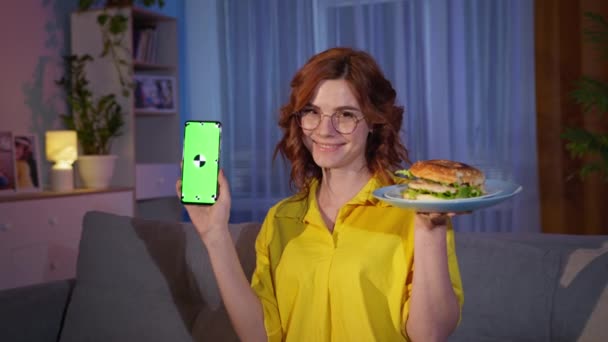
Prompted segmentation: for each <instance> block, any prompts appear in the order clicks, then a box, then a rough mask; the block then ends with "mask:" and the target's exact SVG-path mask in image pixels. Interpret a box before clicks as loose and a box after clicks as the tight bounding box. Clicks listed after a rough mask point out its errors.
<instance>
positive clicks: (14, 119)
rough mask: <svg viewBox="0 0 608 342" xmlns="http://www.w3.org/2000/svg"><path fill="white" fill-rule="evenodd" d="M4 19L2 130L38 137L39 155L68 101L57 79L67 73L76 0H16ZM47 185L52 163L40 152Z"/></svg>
mask: <svg viewBox="0 0 608 342" xmlns="http://www.w3.org/2000/svg"><path fill="white" fill-rule="evenodd" d="M10 3H11V5H7V6H3V8H2V14H0V16H1V20H0V41H2V42H3V46H4V48H3V49H2V50H3V51H2V54H0V65H2V77H0V89H2V91H0V130H11V131H14V132H27V133H34V134H36V135H37V136H38V139H39V153H40V152H43V151H44V131H45V130H47V129H49V128H60V127H61V121H60V119H59V114H60V113H62V112H64V111H65V108H66V106H65V101H64V100H63V97H62V93H61V91H60V89H59V88H58V87H57V86H56V85H55V84H54V80H56V79H58V78H60V77H61V76H62V73H63V61H62V58H61V56H62V55H64V54H65V53H66V52H68V51H69V46H68V45H67V44H69V30H68V28H69V21H68V20H69V19H68V13H70V12H71V11H72V9H73V8H75V4H76V3H77V2H76V1H41V0H21V1H18V2H17V1H11V2H10ZM39 158H40V160H41V164H40V166H41V171H42V172H41V173H42V175H41V176H42V181H43V183H45V184H46V183H48V182H47V179H48V177H47V173H48V169H49V163H48V162H46V161H45V159H44V153H40V156H39Z"/></svg>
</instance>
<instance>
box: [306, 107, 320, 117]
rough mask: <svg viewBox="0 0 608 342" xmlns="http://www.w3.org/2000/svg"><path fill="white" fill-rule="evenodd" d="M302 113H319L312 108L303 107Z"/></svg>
mask: <svg viewBox="0 0 608 342" xmlns="http://www.w3.org/2000/svg"><path fill="white" fill-rule="evenodd" d="M302 114H304V115H310V114H319V113H318V112H317V110H316V109H314V108H304V109H303V110H302Z"/></svg>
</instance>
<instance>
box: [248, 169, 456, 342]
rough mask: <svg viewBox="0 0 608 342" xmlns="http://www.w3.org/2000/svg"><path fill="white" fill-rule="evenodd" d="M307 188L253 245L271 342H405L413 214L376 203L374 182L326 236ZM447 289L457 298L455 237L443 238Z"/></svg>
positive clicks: (271, 217)
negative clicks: (304, 196)
mask: <svg viewBox="0 0 608 342" xmlns="http://www.w3.org/2000/svg"><path fill="white" fill-rule="evenodd" d="M317 186H318V182H316V181H315V182H313V184H312V186H311V188H310V193H309V195H308V197H307V198H303V199H300V200H294V198H288V199H286V200H283V201H281V202H279V203H278V204H276V205H275V206H274V207H272V208H271V209H270V211H269V212H268V215H267V216H266V219H265V220H264V223H263V225H262V228H261V230H260V233H259V235H258V237H257V239H256V243H255V248H256V255H257V261H256V269H255V272H254V274H253V277H252V280H251V287H252V288H253V290H254V291H255V292H256V293H257V295H258V297H259V298H260V300H261V303H262V307H263V310H264V325H265V328H266V333H267V334H268V336H269V339H268V340H269V341H288V342H291V341H293V342H302V341H314V342H323V341H383V342H385V341H407V338H406V334H405V322H406V320H407V317H408V309H409V305H408V304H409V298H410V293H411V287H412V277H413V268H412V266H413V255H414V240H413V233H414V226H413V224H414V212H413V211H410V210H406V209H401V208H396V207H392V206H389V205H388V204H386V203H384V202H382V201H379V200H377V199H376V198H375V197H373V195H372V192H373V191H374V190H375V189H377V188H379V187H381V186H382V184H380V181H379V179H377V178H376V177H372V178H371V179H370V181H369V182H368V183H367V184H366V185H365V186H364V187H363V188H362V189H361V191H360V192H359V193H358V194H357V195H356V196H355V197H354V198H353V199H352V200H351V201H349V202H348V203H347V204H346V205H344V206H343V207H342V208H341V209H340V211H339V212H338V216H337V219H336V223H335V226H334V231H333V233H332V232H330V231H329V230H328V229H327V227H326V225H325V223H324V222H323V219H322V218H321V213H320V212H319V208H318V205H317V198H316V189H317ZM447 246H448V259H449V260H448V263H449V271H450V278H451V281H452V286H453V287H454V291H455V293H456V295H457V297H458V301H459V304H460V307H461V308H462V303H463V293H462V284H461V280H460V273H459V270H458V264H457V260H456V255H455V253H454V234H453V230H452V229H451V227H450V228H449V229H448V233H447Z"/></svg>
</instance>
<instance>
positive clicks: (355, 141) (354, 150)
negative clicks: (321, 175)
mask: <svg viewBox="0 0 608 342" xmlns="http://www.w3.org/2000/svg"><path fill="white" fill-rule="evenodd" d="M310 104H311V105H312V107H315V108H316V109H317V110H318V112H320V113H322V114H324V115H328V116H322V119H321V123H320V124H319V126H318V127H317V128H315V129H313V130H303V132H304V138H303V139H304V145H306V147H307V148H308V150H309V151H310V153H311V154H312V157H313V159H314V161H315V163H316V164H317V165H318V166H319V167H321V168H328V169H340V170H353V171H359V170H361V169H362V168H364V167H365V166H366V160H365V145H366V142H367V135H368V133H369V126H368V125H367V123H366V121H365V120H364V119H361V120H360V121H359V122H358V124H357V127H356V128H355V130H354V131H353V132H352V133H350V134H341V133H340V132H338V131H336V129H335V128H334V126H333V125H332V123H331V118H330V117H329V115H332V114H333V113H335V112H336V111H337V110H338V109H342V108H344V107H352V108H355V109H357V110H358V115H359V116H361V113H360V112H361V110H360V106H359V103H358V102H357V99H356V98H355V95H354V94H353V92H352V91H351V88H350V87H349V86H348V82H346V81H345V80H325V81H322V82H321V83H320V84H319V86H318V87H317V91H316V93H315V95H314V97H313V98H312V100H311V103H310Z"/></svg>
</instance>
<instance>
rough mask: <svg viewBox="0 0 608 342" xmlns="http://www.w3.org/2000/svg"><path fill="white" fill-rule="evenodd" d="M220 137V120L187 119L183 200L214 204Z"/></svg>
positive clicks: (190, 202) (216, 193)
mask: <svg viewBox="0 0 608 342" xmlns="http://www.w3.org/2000/svg"><path fill="white" fill-rule="evenodd" d="M221 139H222V124H221V123H220V122H219V121H193V120H189V121H186V123H185V127H184V150H183V155H182V162H183V164H182V197H181V202H182V203H184V204H200V205H213V204H215V202H216V201H217V199H218V196H219V194H218V182H217V177H218V173H219V170H220V149H221V146H220V143H221Z"/></svg>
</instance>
